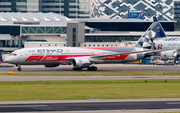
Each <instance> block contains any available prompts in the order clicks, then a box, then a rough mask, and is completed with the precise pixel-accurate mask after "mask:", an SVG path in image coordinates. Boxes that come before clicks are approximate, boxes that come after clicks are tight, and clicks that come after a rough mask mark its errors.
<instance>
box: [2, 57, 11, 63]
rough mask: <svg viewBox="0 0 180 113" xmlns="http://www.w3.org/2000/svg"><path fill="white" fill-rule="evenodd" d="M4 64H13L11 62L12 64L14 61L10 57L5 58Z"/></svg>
mask: <svg viewBox="0 0 180 113" xmlns="http://www.w3.org/2000/svg"><path fill="white" fill-rule="evenodd" d="M3 62H5V63H11V62H12V59H10V58H9V57H7V58H5V59H4V60H3Z"/></svg>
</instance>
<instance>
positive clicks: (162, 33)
mask: <svg viewBox="0 0 180 113" xmlns="http://www.w3.org/2000/svg"><path fill="white" fill-rule="evenodd" d="M153 22H158V19H157V18H156V17H155V16H154V17H153ZM164 37H167V35H166V33H165V31H164V29H163V27H162V25H161V23H159V25H158V28H157V31H156V38H164Z"/></svg>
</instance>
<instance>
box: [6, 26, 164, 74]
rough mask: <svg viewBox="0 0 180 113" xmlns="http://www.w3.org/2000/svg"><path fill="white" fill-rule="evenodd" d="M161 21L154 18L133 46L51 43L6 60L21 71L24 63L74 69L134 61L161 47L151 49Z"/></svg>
mask: <svg viewBox="0 0 180 113" xmlns="http://www.w3.org/2000/svg"><path fill="white" fill-rule="evenodd" d="M158 24H159V22H153V23H152V24H151V26H150V27H149V28H148V29H147V30H146V32H145V34H144V35H142V36H141V38H140V39H139V41H138V42H137V43H136V45H135V46H132V47H50V48H23V49H19V50H16V51H14V52H12V53H11V54H10V56H8V57H7V58H6V59H5V60H4V62H7V63H11V64H15V65H16V66H17V67H18V69H17V70H18V71H21V70H22V68H21V65H44V66H45V67H57V66H59V65H67V64H68V65H69V64H71V65H72V69H73V70H82V69H83V68H87V70H94V71H96V70H97V67H95V66H94V65H95V64H110V63H111V64H112V63H113V64H115V63H124V62H132V61H137V60H139V59H142V58H144V57H147V56H149V55H150V54H156V53H158V52H159V51H161V50H152V49H151V48H152V43H153V39H154V38H155V34H156V31H157V27H158Z"/></svg>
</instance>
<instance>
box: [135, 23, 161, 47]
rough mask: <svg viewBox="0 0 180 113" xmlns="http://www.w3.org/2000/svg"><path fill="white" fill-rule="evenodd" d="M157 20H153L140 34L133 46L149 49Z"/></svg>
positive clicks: (154, 34)
mask: <svg viewBox="0 0 180 113" xmlns="http://www.w3.org/2000/svg"><path fill="white" fill-rule="evenodd" d="M158 25H159V22H153V23H152V24H151V26H150V27H149V28H148V29H147V30H146V32H145V34H144V35H142V36H141V38H140V39H139V40H138V42H137V44H136V45H135V46H134V47H141V48H143V49H151V47H152V43H153V40H154V38H155V36H156V31H157V28H158Z"/></svg>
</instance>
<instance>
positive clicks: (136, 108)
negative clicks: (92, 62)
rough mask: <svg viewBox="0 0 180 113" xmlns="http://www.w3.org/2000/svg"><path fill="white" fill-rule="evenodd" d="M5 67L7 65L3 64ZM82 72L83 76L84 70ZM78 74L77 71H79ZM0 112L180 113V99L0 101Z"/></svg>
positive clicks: (113, 68) (110, 67) (104, 68)
mask: <svg viewBox="0 0 180 113" xmlns="http://www.w3.org/2000/svg"><path fill="white" fill-rule="evenodd" d="M2 65H3V64H1V67H0V73H2V72H5V73H6V72H7V71H14V72H19V71H17V67H8V66H7V67H2ZM5 65H9V64H5ZM10 66H12V65H10ZM96 66H97V67H98V71H97V72H124V71H126V72H128V71H179V69H180V65H178V66H161V65H127V64H126V65H123V64H104V65H96ZM22 69H23V70H22V71H21V72H77V71H73V70H72V67H71V66H59V67H55V68H45V67H44V66H36V65H35V66H22ZM83 71H85V72H86V69H84V70H83ZM80 72H81V71H80ZM179 78H180V75H179V76H16V75H15V76H13V75H0V81H28V80H30V81H33V80H108V79H114V80H115V79H179ZM0 112H28V113H39V112H41V113H42V112H47V113H54V112H56V113H57V112H60V113H92V112H93V113H119V112H121V113H152V112H156V113H157V112H180V98H163V99H90V100H43V101H41V100H39V101H0Z"/></svg>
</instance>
